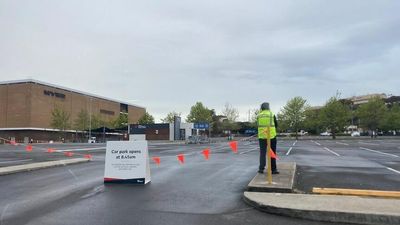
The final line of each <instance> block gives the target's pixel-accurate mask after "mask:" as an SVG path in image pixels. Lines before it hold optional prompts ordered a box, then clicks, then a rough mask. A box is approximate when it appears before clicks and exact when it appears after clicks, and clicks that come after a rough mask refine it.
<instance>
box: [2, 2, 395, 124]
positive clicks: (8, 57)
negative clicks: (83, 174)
mask: <svg viewBox="0 0 400 225" xmlns="http://www.w3.org/2000/svg"><path fill="white" fill-rule="evenodd" d="M399 8H400V3H399V2H397V1H329V2H326V1H324V2H321V1H301V2H300V1H295V2H294V1H265V0H263V1H261V0H260V1H251V2H244V1H183V2H182V1H177V0H176V1H147V2H143V1H83V2H82V1H34V2H33V1H11V0H5V1H1V2H0V29H1V30H2V31H6V32H2V35H1V36H0V79H1V80H10V79H20V78H26V77H27V76H29V77H33V78H35V79H42V80H44V81H47V82H51V83H56V84H61V85H63V86H69V87H72V88H76V89H81V90H85V91H88V92H94V93H96V94H100V95H105V96H109V97H112V98H116V99H121V100H136V101H135V102H134V103H136V104H139V105H144V106H146V107H147V108H148V110H149V111H150V113H153V114H155V115H157V117H162V116H163V115H165V114H166V113H167V112H169V111H172V110H175V111H181V112H183V113H184V114H185V113H188V111H189V109H190V106H191V105H192V104H194V103H195V102H196V101H203V102H204V103H205V104H206V105H207V106H208V107H209V108H215V109H216V110H217V112H220V111H221V109H222V107H223V105H224V104H225V103H226V102H230V103H231V104H232V105H233V106H236V107H238V108H240V110H241V113H242V118H243V119H245V118H247V115H246V112H247V111H248V109H250V108H258V106H259V103H260V102H263V101H265V99H267V100H268V101H270V102H271V105H272V108H273V109H274V110H279V108H280V107H281V106H282V105H283V104H284V103H285V102H286V101H287V100H288V99H289V98H291V97H294V96H297V95H301V96H303V97H305V98H307V99H309V101H310V103H311V104H323V103H324V102H325V100H326V99H327V98H329V97H330V96H332V95H334V94H335V92H336V90H340V91H341V92H342V93H343V94H342V95H344V96H346V95H348V96H349V95H353V94H364V93H371V92H387V93H393V94H400V93H396V92H398V86H400V81H399V78H398V71H399V65H398V62H397V61H398V60H397V59H398V58H399V57H400V50H399V48H400V47H399V44H400V38H399V36H400V29H397V28H398V27H399V25H400V22H399V21H400V16H399V14H398V9H399ZM383 77H385V78H384V79H382V78H383Z"/></svg>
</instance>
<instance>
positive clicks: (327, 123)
mask: <svg viewBox="0 0 400 225" xmlns="http://www.w3.org/2000/svg"><path fill="white" fill-rule="evenodd" d="M338 99H339V95H336V96H335V97H331V98H330V99H329V100H328V101H327V102H326V104H325V106H324V107H323V108H322V109H321V111H320V122H321V125H322V127H323V128H325V129H328V130H330V132H331V133H332V138H333V139H336V134H337V133H338V132H341V131H343V130H344V129H345V126H346V125H348V123H349V119H350V109H349V108H348V107H347V106H346V105H345V104H343V103H342V102H340V101H339V100H338Z"/></svg>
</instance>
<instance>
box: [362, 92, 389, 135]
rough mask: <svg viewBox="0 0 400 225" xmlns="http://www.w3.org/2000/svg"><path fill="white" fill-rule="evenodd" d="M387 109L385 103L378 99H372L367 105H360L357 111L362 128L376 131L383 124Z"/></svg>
mask: <svg viewBox="0 0 400 225" xmlns="http://www.w3.org/2000/svg"><path fill="white" fill-rule="evenodd" d="M386 111H387V108H386V106H385V102H384V101H383V100H382V99H380V98H378V97H374V98H371V99H370V100H369V101H368V102H367V103H365V104H363V105H360V107H358V109H357V117H358V118H359V120H360V125H361V127H362V128H365V129H368V130H376V129H378V128H380V127H381V126H382V124H383V119H384V117H385V113H386Z"/></svg>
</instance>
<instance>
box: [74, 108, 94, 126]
mask: <svg viewBox="0 0 400 225" xmlns="http://www.w3.org/2000/svg"><path fill="white" fill-rule="evenodd" d="M89 122H90V118H89V114H88V112H87V111H86V110H83V109H82V110H81V111H80V112H79V113H78V116H77V118H76V119H75V121H74V128H75V129H76V130H79V131H84V130H87V129H89Z"/></svg>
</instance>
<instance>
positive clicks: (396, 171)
mask: <svg viewBox="0 0 400 225" xmlns="http://www.w3.org/2000/svg"><path fill="white" fill-rule="evenodd" d="M386 169H388V170H390V171H392V172H395V173H398V174H400V171H398V170H395V169H393V168H390V167H386Z"/></svg>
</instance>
